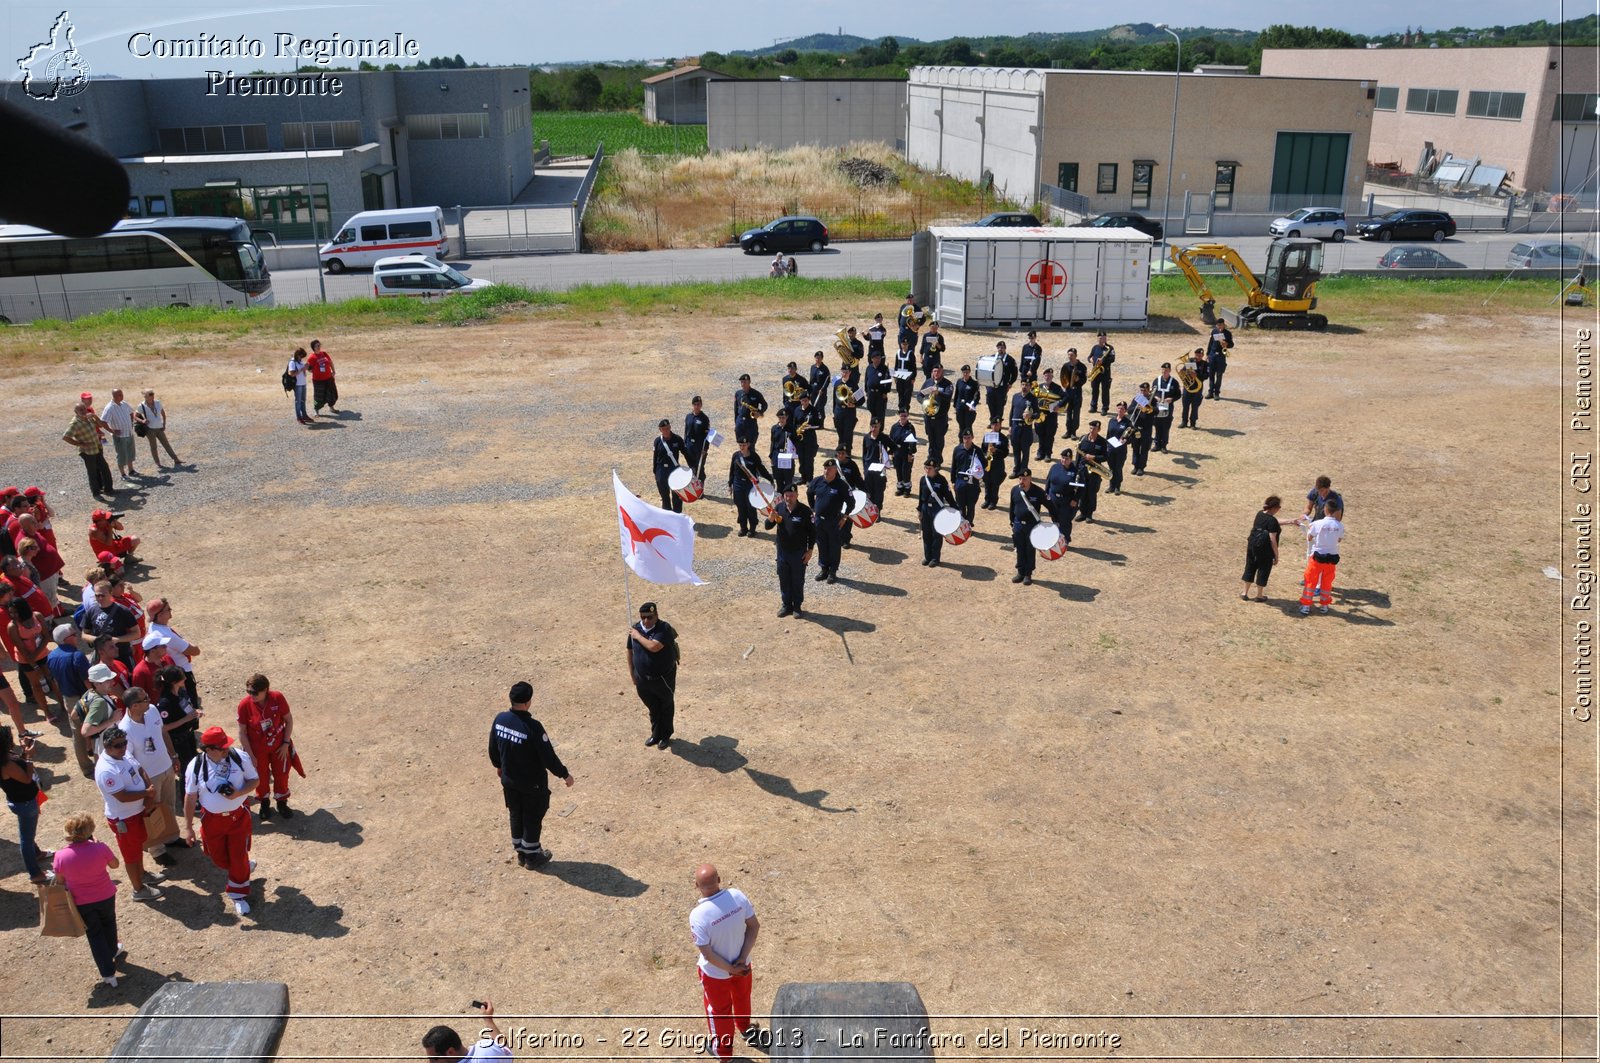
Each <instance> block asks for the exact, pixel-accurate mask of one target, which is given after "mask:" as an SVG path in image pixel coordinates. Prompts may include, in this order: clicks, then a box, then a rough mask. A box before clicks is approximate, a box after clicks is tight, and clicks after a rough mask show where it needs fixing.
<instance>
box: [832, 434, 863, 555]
mask: <svg viewBox="0 0 1600 1063" xmlns="http://www.w3.org/2000/svg"><path fill="white" fill-rule="evenodd" d="M833 464H834V466H835V467H836V468H838V470H839V479H840V481H841V482H842V483H843V484H844V486H845V490H846V491H848V492H849V495H848V497H847V498H846V500H845V504H844V515H845V518H846V519H845V522H844V528H843V529H842V530H843V532H844V535H843V542H844V545H845V546H849V545H850V540H851V539H853V538H854V537H855V532H856V526H855V525H854V524H853V523H851V522H850V520H849V519H848V518H849V516H850V512H851V510H853V509H854V508H855V504H856V498H855V493H856V492H857V491H865V490H866V488H865V487H864V486H862V483H863V481H862V479H861V466H859V465H857V464H856V460H855V459H854V458H852V457H851V456H850V452H849V451H848V450H846V449H844V448H843V447H839V448H837V449H836V450H834V452H833Z"/></svg>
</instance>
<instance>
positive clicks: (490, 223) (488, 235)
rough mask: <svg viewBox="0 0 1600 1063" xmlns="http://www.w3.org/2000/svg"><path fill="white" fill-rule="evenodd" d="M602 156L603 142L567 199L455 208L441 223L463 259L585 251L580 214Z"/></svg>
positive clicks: (584, 209)
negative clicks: (448, 228)
mask: <svg viewBox="0 0 1600 1063" xmlns="http://www.w3.org/2000/svg"><path fill="white" fill-rule="evenodd" d="M604 159H605V147H604V145H601V146H600V148H598V149H597V150H596V151H595V155H594V159H593V160H592V161H591V162H590V163H589V169H588V170H587V171H586V172H585V173H584V175H583V180H582V181H581V182H580V183H579V185H578V189H577V191H576V192H575V193H574V194H573V196H572V199H571V200H570V201H569V202H565V203H511V204H506V205H502V206H481V207H453V208H451V209H450V210H448V211H446V212H445V224H446V225H447V226H454V228H455V237H456V243H455V246H456V248H457V254H459V255H460V256H462V257H463V258H465V257H467V256H469V255H534V254H552V253H556V252H568V251H581V250H583V215H584V212H585V211H587V210H588V209H589V196H590V195H591V194H592V193H593V192H594V183H595V179H596V177H598V176H599V173H600V164H601V163H602V162H603V161H604ZM536 180H537V179H536Z"/></svg>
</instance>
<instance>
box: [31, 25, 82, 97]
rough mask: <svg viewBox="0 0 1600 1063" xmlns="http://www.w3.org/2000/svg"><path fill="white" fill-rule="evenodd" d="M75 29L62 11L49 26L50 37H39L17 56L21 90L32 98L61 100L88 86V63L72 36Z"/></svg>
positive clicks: (76, 93)
mask: <svg viewBox="0 0 1600 1063" xmlns="http://www.w3.org/2000/svg"><path fill="white" fill-rule="evenodd" d="M76 31H77V27H75V26H73V24H72V19H71V17H70V16H69V14H68V13H67V12H65V11H63V12H61V14H59V15H57V16H56V21H55V24H54V25H52V26H51V27H50V39H49V40H45V41H40V42H39V43H38V44H36V45H34V46H33V47H32V48H29V49H28V51H27V53H26V54H25V55H23V56H22V57H21V58H20V59H18V60H17V69H19V70H21V71H22V77H21V79H20V80H21V81H22V91H23V92H25V93H27V94H28V95H29V96H30V97H31V98H33V99H35V100H64V99H67V98H68V97H70V96H76V95H78V93H80V92H82V91H83V90H84V89H86V88H88V87H89V63H88V61H87V60H85V59H84V58H83V54H82V53H81V52H79V51H78V48H77V45H76V44H74V43H73V40H72V36H73V34H74V33H75V32H76Z"/></svg>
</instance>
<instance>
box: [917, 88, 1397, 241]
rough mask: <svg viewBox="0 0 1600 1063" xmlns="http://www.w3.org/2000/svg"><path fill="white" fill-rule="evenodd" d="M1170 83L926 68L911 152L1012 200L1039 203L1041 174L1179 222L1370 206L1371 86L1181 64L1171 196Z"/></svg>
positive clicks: (1050, 181) (1171, 224)
mask: <svg viewBox="0 0 1600 1063" xmlns="http://www.w3.org/2000/svg"><path fill="white" fill-rule="evenodd" d="M1173 82H1174V76H1173V75H1172V74H1158V73H1128V72H1112V71H1077V70H1032V69H1028V70H1018V69H999V68H985V67H916V68H914V69H913V70H912V71H911V74H910V83H909V85H908V86H907V98H906V107H907V112H908V115H907V117H908V135H907V145H906V154H907V157H908V158H909V159H910V161H912V162H914V163H916V164H918V165H920V166H924V167H926V168H928V169H932V170H939V171H944V172H946V173H950V174H953V175H955V176H958V177H962V178H965V179H967V180H972V181H981V180H984V179H986V177H992V180H993V185H994V188H995V189H996V190H997V191H999V192H1001V193H1002V194H1004V195H1006V196H1007V197H1008V198H1011V199H1013V200H1018V201H1021V202H1024V203H1030V202H1033V201H1034V200H1035V199H1036V198H1039V197H1040V195H1041V186H1047V185H1048V186H1056V187H1057V188H1060V189H1062V190H1064V191H1065V192H1066V193H1067V194H1068V195H1067V196H1065V197H1063V198H1064V199H1065V200H1067V201H1068V202H1070V203H1071V204H1072V205H1073V206H1074V207H1075V208H1076V209H1077V210H1078V211H1080V212H1089V213H1098V212H1103V211H1118V210H1130V209H1131V210H1136V211H1139V212H1140V213H1143V214H1146V215H1147V216H1150V217H1154V218H1163V217H1164V218H1165V219H1166V220H1167V225H1168V229H1169V231H1171V232H1173V233H1174V234H1177V233H1179V232H1182V231H1185V229H1187V231H1190V232H1206V231H1210V232H1213V233H1217V234H1219V235H1230V234H1235V233H1242V232H1259V231H1260V230H1261V228H1262V226H1263V216H1265V217H1267V218H1270V217H1275V216H1277V215H1278V214H1281V213H1284V212H1286V211H1289V210H1293V209H1295V208H1297V207H1302V206H1308V205H1328V206H1340V207H1343V208H1345V209H1346V210H1347V211H1355V210H1358V209H1360V203H1359V196H1360V193H1361V186H1362V182H1363V179H1364V176H1365V171H1366V161H1367V157H1368V154H1367V153H1368V136H1369V133H1370V131H1371V123H1372V113H1373V111H1372V109H1373V101H1372V100H1369V99H1368V98H1367V89H1368V88H1369V87H1370V86H1366V85H1362V84H1361V83H1360V82H1359V81H1357V80H1351V79H1347V78H1324V79H1319V80H1316V81H1314V82H1307V81H1305V80H1302V79H1298V78H1277V77H1248V76H1231V75H1226V74H1183V75H1182V76H1181V78H1180V79H1179V82H1180V84H1179V86H1178V107H1177V138H1176V147H1175V151H1174V155H1173V158H1174V163H1173V167H1172V171H1173V172H1172V201H1171V203H1170V204H1167V203H1166V202H1165V200H1164V197H1165V195H1166V189H1167V172H1166V171H1167V156H1168V148H1169V145H1170V144H1171V141H1172V135H1173V132H1172V131H1173V87H1174V84H1173ZM1074 193H1075V194H1076V196H1074V195H1072V194H1074ZM1186 194H1187V195H1186ZM1077 197H1082V198H1081V199H1078V198H1077ZM1186 203H1187V208H1188V211H1189V217H1188V218H1187V219H1185V217H1184V211H1185V207H1186ZM1186 220H1187V224H1185V222H1186Z"/></svg>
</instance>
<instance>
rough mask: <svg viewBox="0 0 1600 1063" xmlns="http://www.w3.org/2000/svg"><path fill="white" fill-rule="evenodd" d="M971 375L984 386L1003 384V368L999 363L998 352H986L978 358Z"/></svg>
mask: <svg viewBox="0 0 1600 1063" xmlns="http://www.w3.org/2000/svg"><path fill="white" fill-rule="evenodd" d="M972 377H973V379H974V380H976V381H977V382H978V383H980V384H982V385H983V386H984V387H986V388H999V387H1004V386H1005V380H1006V375H1005V369H1004V368H1003V367H1002V366H1001V364H1000V356H999V355H998V354H986V355H984V356H983V357H982V358H979V359H978V368H977V369H976V370H974V371H973V373H972Z"/></svg>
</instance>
